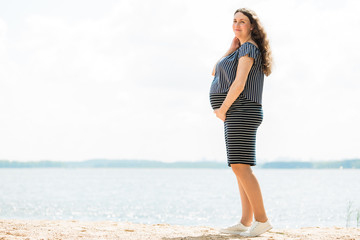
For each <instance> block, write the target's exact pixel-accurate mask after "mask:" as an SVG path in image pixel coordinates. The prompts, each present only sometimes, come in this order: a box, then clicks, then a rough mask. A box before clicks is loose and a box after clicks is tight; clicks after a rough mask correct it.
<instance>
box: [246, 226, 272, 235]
mask: <svg viewBox="0 0 360 240" xmlns="http://www.w3.org/2000/svg"><path fill="white" fill-rule="evenodd" d="M272 228H273V227H272V226H268V227H267V228H264V230H262V232H261V233H258V234H246V233H245V232H242V233H239V234H240V235H241V236H245V237H257V236H259V235H261V234H263V233H266V232H267V231H269V230H271V229H272Z"/></svg>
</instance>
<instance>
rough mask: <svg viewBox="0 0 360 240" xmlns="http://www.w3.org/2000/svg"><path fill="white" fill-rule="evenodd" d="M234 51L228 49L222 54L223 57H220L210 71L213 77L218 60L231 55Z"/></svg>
mask: <svg viewBox="0 0 360 240" xmlns="http://www.w3.org/2000/svg"><path fill="white" fill-rule="evenodd" d="M235 50H236V49H234V50H233V49H231V48H230V49H229V50H227V52H226V53H225V54H224V56H222V57H221V58H220V59H219V60H218V61H217V62H216V63H215V66H214V68H213V71H212V75H213V76H215V70H216V65H217V64H218V63H219V62H220V60H221V59H222V58H223V57H226V56H228V55H230V54H232V53H233V52H234V51H235Z"/></svg>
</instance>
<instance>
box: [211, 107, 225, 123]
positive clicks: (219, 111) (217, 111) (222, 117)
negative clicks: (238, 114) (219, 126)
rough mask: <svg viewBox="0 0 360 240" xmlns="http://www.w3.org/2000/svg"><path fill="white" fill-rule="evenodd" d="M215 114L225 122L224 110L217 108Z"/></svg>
mask: <svg viewBox="0 0 360 240" xmlns="http://www.w3.org/2000/svg"><path fill="white" fill-rule="evenodd" d="M214 113H215V115H216V117H218V118H220V119H221V120H222V121H223V122H225V119H226V112H225V111H224V110H223V109H222V108H216V109H215V110H214Z"/></svg>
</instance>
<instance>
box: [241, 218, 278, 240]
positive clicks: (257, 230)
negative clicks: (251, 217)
mask: <svg viewBox="0 0 360 240" xmlns="http://www.w3.org/2000/svg"><path fill="white" fill-rule="evenodd" d="M272 228H273V227H272V226H271V224H270V222H269V220H267V221H266V222H264V223H262V222H258V221H255V222H254V223H253V224H252V225H251V227H250V229H249V231H247V232H242V233H239V234H240V235H241V236H244V237H256V236H259V235H260V234H263V233H264V232H267V231H269V230H270V229H272Z"/></svg>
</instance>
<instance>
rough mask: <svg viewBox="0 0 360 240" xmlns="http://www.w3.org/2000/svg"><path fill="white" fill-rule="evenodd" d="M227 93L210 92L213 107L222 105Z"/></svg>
mask: <svg viewBox="0 0 360 240" xmlns="http://www.w3.org/2000/svg"><path fill="white" fill-rule="evenodd" d="M226 95H227V93H211V94H210V104H211V107H212V109H216V108H219V107H221V104H222V103H223V102H224V100H225V98H226Z"/></svg>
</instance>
